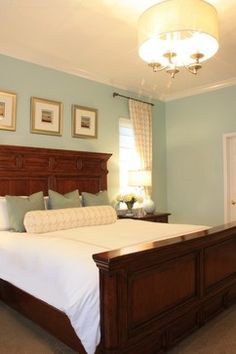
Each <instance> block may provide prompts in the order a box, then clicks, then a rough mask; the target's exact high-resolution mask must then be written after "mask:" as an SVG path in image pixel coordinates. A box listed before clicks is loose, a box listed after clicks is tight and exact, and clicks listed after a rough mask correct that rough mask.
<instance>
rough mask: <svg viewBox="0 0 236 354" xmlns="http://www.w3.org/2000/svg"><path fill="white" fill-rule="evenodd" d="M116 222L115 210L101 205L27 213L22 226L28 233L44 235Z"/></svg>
mask: <svg viewBox="0 0 236 354" xmlns="http://www.w3.org/2000/svg"><path fill="white" fill-rule="evenodd" d="M116 220H117V215H116V212H115V209H114V208H112V207H111V206H109V205H102V206H92V207H84V208H67V209H53V210H34V211H29V212H28V213H26V214H25V218H24V225H25V229H26V231H27V232H29V233H44V232H51V231H58V230H66V229H73V228H75V227H80V226H92V225H105V224H112V223H114V222H116Z"/></svg>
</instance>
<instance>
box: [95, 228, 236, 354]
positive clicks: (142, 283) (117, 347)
mask: <svg viewBox="0 0 236 354" xmlns="http://www.w3.org/2000/svg"><path fill="white" fill-rule="evenodd" d="M94 260H95V262H96V263H97V265H98V267H99V269H100V291H101V331H102V342H101V352H102V353H103V354H108V353H110V354H111V353H112V354H118V353H122V354H123V353H125V354H134V353H139V354H154V353H155V354H156V353H161V352H165V351H167V350H168V349H170V348H171V347H173V346H174V345H175V344H176V343H177V342H178V341H180V340H181V339H182V338H184V337H186V336H187V335H189V334H190V333H191V332H193V331H194V330H196V329H197V328H199V327H200V326H202V325H203V324H204V323H205V322H206V321H208V320H209V319H210V318H212V317H213V316H215V315H216V314H217V313H218V312H220V311H222V310H223V309H224V308H226V307H228V306H229V305H230V304H232V303H234V302H235V300H236V225H233V224H232V225H227V226H222V227H218V228H214V229H211V230H210V231H205V232H201V233H197V234H192V235H187V236H182V237H178V238H175V239H170V240H166V241H161V242H154V243H151V244H146V245H142V246H138V247H132V248H127V249H122V250H118V251H113V252H105V253H102V254H97V255H95V256H94Z"/></svg>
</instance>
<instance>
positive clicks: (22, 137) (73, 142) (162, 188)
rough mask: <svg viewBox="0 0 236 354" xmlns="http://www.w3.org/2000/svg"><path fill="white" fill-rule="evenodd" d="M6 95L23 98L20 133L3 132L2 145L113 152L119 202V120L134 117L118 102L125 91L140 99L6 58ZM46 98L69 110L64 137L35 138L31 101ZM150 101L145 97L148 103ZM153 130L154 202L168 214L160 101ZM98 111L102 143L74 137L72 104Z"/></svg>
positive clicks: (1, 76) (1, 62)
mask: <svg viewBox="0 0 236 354" xmlns="http://www.w3.org/2000/svg"><path fill="white" fill-rule="evenodd" d="M0 90H8V91H12V92H16V93H17V128H16V132H8V131H3V130H0V143H1V144H13V145H25V146H36V147H49V148H59V149H68V150H85V151H99V152H110V153H112V154H113V155H112V158H111V159H110V161H109V165H108V168H109V177H108V183H109V194H110V197H111V198H114V197H115V195H116V194H117V193H118V184H119V164H118V161H119V135H118V134H119V131H118V120H119V117H128V116H129V113H128V103H127V100H125V99H120V98H115V99H114V98H113V97H112V93H113V92H114V91H119V92H120V93H123V94H126V95H132V96H133V97H135V94H132V93H131V92H126V91H122V90H119V89H117V88H115V87H112V86H109V85H104V84H101V83H98V82H95V81H91V80H87V79H83V78H80V77H77V76H74V75H69V74H66V73H63V72H60V71H57V70H52V69H48V68H45V67H41V66H38V65H34V64H31V63H27V62H24V61H21V60H17V59H13V58H10V57H7V56H3V55H0ZM31 96H34V97H41V98H47V99H51V100H56V101H61V102H63V106H64V124H63V125H64V127H63V135H62V136H61V137H57V136H48V135H39V134H31V133H30V98H31ZM144 99H145V98H144ZM154 103H155V107H154V109H153V127H154V132H155V134H154V137H158V139H156V140H154V148H155V154H154V161H153V163H154V168H155V173H154V175H155V176H156V177H155V179H154V186H153V199H154V200H155V201H156V203H157V205H158V206H159V208H160V209H162V210H165V209H166V159H165V149H166V146H165V137H166V132H165V109H164V107H165V105H164V103H161V102H159V101H154ZM72 104H80V105H83V106H88V107H93V108H97V109H98V139H78V138H72V137H71V105H72Z"/></svg>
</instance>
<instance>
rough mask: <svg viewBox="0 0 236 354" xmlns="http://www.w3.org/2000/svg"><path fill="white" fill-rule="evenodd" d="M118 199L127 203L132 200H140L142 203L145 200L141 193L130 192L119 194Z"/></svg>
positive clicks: (133, 201)
mask: <svg viewBox="0 0 236 354" xmlns="http://www.w3.org/2000/svg"><path fill="white" fill-rule="evenodd" d="M116 200H117V201H118V202H123V203H126V202H132V203H135V202H139V203H141V202H142V201H143V198H142V197H141V196H139V195H136V194H134V193H129V194H119V195H118V196H117V197H116Z"/></svg>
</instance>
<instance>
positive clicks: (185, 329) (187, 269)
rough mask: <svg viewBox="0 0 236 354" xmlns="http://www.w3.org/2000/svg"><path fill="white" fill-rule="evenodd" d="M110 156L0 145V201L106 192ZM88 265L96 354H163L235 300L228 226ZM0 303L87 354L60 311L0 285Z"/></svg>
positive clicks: (235, 246)
mask: <svg viewBox="0 0 236 354" xmlns="http://www.w3.org/2000/svg"><path fill="white" fill-rule="evenodd" d="M110 156H111V155H110V154H103V153H91V152H78V151H64V150H56V149H42V148H29V147H17V146H6V145H1V146H0V195H2V196H4V195H6V194H10V195H29V194H32V193H34V192H37V191H39V190H41V191H43V192H44V194H45V195H46V194H47V191H48V189H53V190H56V191H58V192H60V193H66V192H69V191H71V190H73V189H76V188H78V189H79V190H80V191H85V192H91V193H96V192H98V191H100V190H106V189H107V173H108V170H107V161H108V159H109V158H110ZM122 221H123V220H120V222H122ZM125 222H126V221H125ZM139 222H140V223H141V221H139ZM133 223H135V221H133ZM144 223H145V222H144ZM147 224H149V223H147ZM130 232H131V233H132V229H131V230H130ZM93 260H94V262H95V263H96V264H94V266H95V267H96V265H97V267H98V268H99V287H100V295H99V298H100V330H101V341H100V344H99V346H98V347H97V350H96V354H99V353H101V354H102V353H103V354H108V353H109V354H121V353H122V354H123V353H124V354H136V353H139V354H154V353H162V352H165V351H167V350H168V349H170V348H171V347H173V346H174V345H175V344H176V343H177V342H178V341H180V340H181V339H182V338H184V337H186V336H188V335H189V334H190V333H192V332H193V331H194V330H196V329H197V328H199V327H200V326H202V325H204V323H205V322H207V321H208V320H209V319H211V318H212V317H214V316H215V315H216V314H218V313H219V312H221V311H222V310H224V309H225V308H227V307H229V306H230V305H231V304H233V303H235V300H236V224H233V223H232V224H227V225H222V226H219V227H215V228H211V229H209V230H204V231H198V232H194V233H193V232H191V233H188V234H183V235H181V234H180V235H178V236H176V237H172V238H168V239H166V240H159V241H155V240H153V241H152V242H146V243H139V244H137V245H132V246H129V247H122V248H118V249H116V250H113V251H104V252H98V253H95V254H93ZM0 298H1V300H2V301H4V302H5V303H7V304H8V305H9V306H11V307H13V308H15V309H16V310H17V311H19V312H21V313H22V314H23V315H25V316H27V317H28V318H30V319H31V320H33V321H35V322H36V323H38V324H40V325H41V326H42V327H43V328H45V329H46V330H48V331H49V332H51V333H52V334H54V335H55V336H56V337H58V338H59V339H60V340H62V341H63V342H65V343H66V344H67V345H69V346H70V347H72V348H73V349H75V350H76V351H77V352H79V353H80V354H86V351H85V349H84V346H83V345H82V343H81V341H80V339H79V338H78V336H77V335H76V334H75V331H74V329H73V327H72V326H71V323H70V321H69V319H68V317H67V316H66V314H65V313H63V312H62V311H59V310H57V309H56V308H55V307H53V306H51V305H49V304H47V303H45V302H44V301H42V300H39V299H37V298H36V297H34V296H32V295H30V294H29V293H27V292H25V291H23V290H21V289H20V288H17V287H16V286H14V285H12V284H11V283H9V282H7V281H4V280H0Z"/></svg>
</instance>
